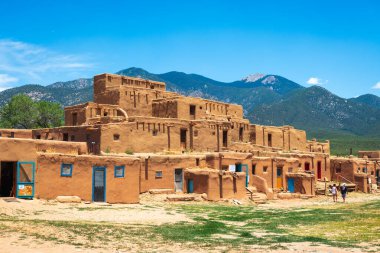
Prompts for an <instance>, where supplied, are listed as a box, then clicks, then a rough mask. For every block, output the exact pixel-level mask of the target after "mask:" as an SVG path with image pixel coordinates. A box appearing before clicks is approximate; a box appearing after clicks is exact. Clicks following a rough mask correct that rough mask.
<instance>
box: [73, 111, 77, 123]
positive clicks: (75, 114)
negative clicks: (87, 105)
mask: <svg viewBox="0 0 380 253" xmlns="http://www.w3.org/2000/svg"><path fill="white" fill-rule="evenodd" d="M72 116H73V126H76V125H78V113H76V112H74V113H73V114H72Z"/></svg>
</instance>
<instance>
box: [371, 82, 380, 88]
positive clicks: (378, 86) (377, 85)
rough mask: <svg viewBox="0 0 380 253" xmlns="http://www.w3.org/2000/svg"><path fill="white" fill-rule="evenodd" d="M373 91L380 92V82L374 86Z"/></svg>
mask: <svg viewBox="0 0 380 253" xmlns="http://www.w3.org/2000/svg"><path fill="white" fill-rule="evenodd" d="M372 89H376V90H380V82H377V83H376V84H375V85H374V86H372Z"/></svg>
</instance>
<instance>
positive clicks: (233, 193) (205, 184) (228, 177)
mask: <svg viewBox="0 0 380 253" xmlns="http://www.w3.org/2000/svg"><path fill="white" fill-rule="evenodd" d="M185 179H186V180H185V181H186V183H187V182H188V180H189V179H192V180H193V187H194V189H193V190H194V192H195V193H199V194H202V193H206V194H207V198H208V199H209V200H220V199H221V197H222V199H242V198H244V197H245V196H246V190H245V173H242V172H238V173H236V175H235V176H234V175H233V174H232V173H230V172H225V173H224V174H223V175H222V176H220V174H219V171H218V170H215V171H211V170H207V171H202V170H199V171H196V170H191V171H190V172H186V173H185ZM220 190H222V196H221V192H220Z"/></svg>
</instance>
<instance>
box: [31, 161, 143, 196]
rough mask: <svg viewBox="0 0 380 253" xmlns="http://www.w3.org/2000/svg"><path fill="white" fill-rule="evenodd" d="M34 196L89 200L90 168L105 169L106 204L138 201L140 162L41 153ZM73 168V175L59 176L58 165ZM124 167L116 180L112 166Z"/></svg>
mask: <svg viewBox="0 0 380 253" xmlns="http://www.w3.org/2000/svg"><path fill="white" fill-rule="evenodd" d="M37 160H38V166H37V172H36V194H35V196H36V197H39V198H43V199H54V198H56V197H57V196H79V197H80V198H81V199H82V200H85V201H92V186H93V185H92V182H93V167H94V166H105V167H106V202H109V203H138V202H139V168H140V161H139V159H135V158H120V157H100V156H68V155H56V154H55V155H53V154H41V155H39V156H38V158H37ZM62 163H68V164H72V165H73V170H72V176H71V177H63V176H61V164H62ZM116 165H117V166H119V165H124V166H125V172H124V177H123V178H115V175H114V166H116Z"/></svg>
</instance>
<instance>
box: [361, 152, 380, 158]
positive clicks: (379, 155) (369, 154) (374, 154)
mask: <svg viewBox="0 0 380 253" xmlns="http://www.w3.org/2000/svg"><path fill="white" fill-rule="evenodd" d="M358 156H359V158H364V157H367V158H372V159H380V150H376V151H358Z"/></svg>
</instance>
